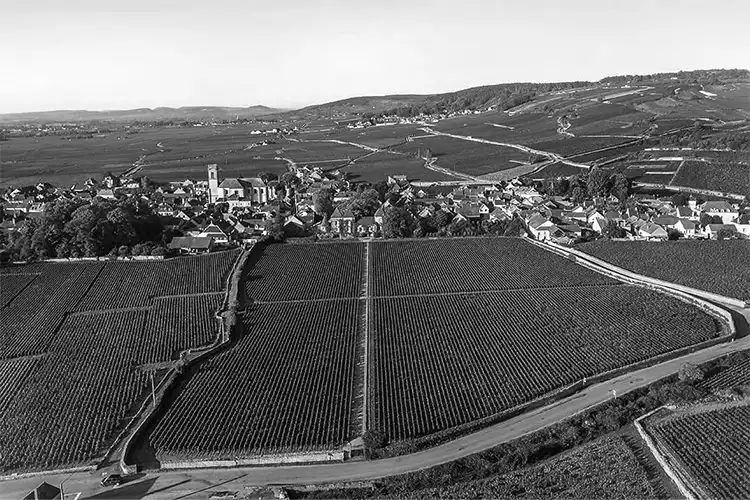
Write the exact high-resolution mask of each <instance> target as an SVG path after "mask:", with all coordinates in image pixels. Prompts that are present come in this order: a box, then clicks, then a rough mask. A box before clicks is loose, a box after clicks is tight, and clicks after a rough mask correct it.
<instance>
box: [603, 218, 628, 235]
mask: <svg viewBox="0 0 750 500" xmlns="http://www.w3.org/2000/svg"><path fill="white" fill-rule="evenodd" d="M625 235H626V233H625V229H623V228H621V227H620V226H618V225H617V224H616V223H615V222H612V221H610V222H608V223H607V225H606V226H604V228H602V236H604V237H605V238H609V239H611V238H624V237H625Z"/></svg>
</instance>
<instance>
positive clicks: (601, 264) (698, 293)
mask: <svg viewBox="0 0 750 500" xmlns="http://www.w3.org/2000/svg"><path fill="white" fill-rule="evenodd" d="M529 241H533V243H534V244H536V245H537V246H541V248H545V249H547V250H550V249H556V250H557V252H555V253H558V254H560V255H563V256H565V257H569V256H570V255H573V256H574V257H575V258H576V263H578V264H581V262H580V260H584V261H587V262H589V263H591V264H594V266H595V267H597V268H600V269H606V270H609V271H610V272H613V273H615V274H616V275H620V276H623V277H628V278H630V279H633V280H640V281H643V282H645V283H649V284H651V285H653V286H658V287H660V288H666V289H670V290H671V291H674V292H680V293H682V294H687V295H691V296H693V297H692V298H693V299H697V300H701V299H698V297H701V298H702V299H705V300H711V301H714V302H723V303H725V304H728V305H730V306H732V307H736V308H738V309H743V308H745V307H746V305H745V301H744V300H740V299H735V298H733V297H727V296H725V295H719V294H717V293H713V292H707V291H705V290H701V289H699V288H692V287H689V286H685V285H680V284H677V283H672V282H670V281H664V280H660V279H658V278H652V277H650V276H646V275H643V274H638V273H635V272H633V271H629V270H627V269H625V268H623V267H619V266H616V265H614V264H611V263H609V262H607V261H604V260H602V259H599V258H597V257H594V256H593V255H590V254H587V253H586V252H583V251H581V250H576V249H574V248H567V247H563V246H561V245H558V244H557V243H552V242H550V241H548V242H546V243H540V242H537V241H535V240H529ZM561 252H562V253H561ZM584 267H588V266H584ZM589 269H592V270H596V269H594V268H591V267H589ZM598 272H601V271H598ZM616 279H619V278H616ZM705 300H703V301H702V302H705ZM712 307H713V308H715V307H716V306H712ZM721 311H722V314H723V309H721Z"/></svg>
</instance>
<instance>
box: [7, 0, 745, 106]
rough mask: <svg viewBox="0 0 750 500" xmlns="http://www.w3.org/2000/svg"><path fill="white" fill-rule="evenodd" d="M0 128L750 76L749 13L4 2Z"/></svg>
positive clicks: (236, 1) (660, 2) (284, 1)
mask: <svg viewBox="0 0 750 500" xmlns="http://www.w3.org/2000/svg"><path fill="white" fill-rule="evenodd" d="M0 4H1V5H2V7H1V8H0V113H11V112H24V111H42V110H52V109H90V110H101V109H131V108H140V107H149V108H153V107H157V106H174V107H177V106H201V105H204V106H250V105H255V104H264V105H267V106H272V107H283V108H297V107H302V106H305V105H309V104H316V103H322V102H328V101H332V100H337V99H343V98H346V97H352V96H359V95H386V94H425V93H436V92H447V91H453V90H459V89H462V88H467V87H472V86H477V85H489V84H495V83H504V82H517V81H539V82H544V81H570V80H598V79H600V78H603V77H605V76H609V75H618V74H643V73H654V72H664V71H678V70H681V69H707V68H750V34H749V33H750V1H748V0H713V1H708V0H704V1H695V0H654V1H645V0H643V1H633V0H628V1H619V0H565V1H561V0H458V1H457V0H452V1H444V0H371V1H362V0H263V1H258V0H199V1H194V0H127V1H114V0H57V1H53V0H0Z"/></svg>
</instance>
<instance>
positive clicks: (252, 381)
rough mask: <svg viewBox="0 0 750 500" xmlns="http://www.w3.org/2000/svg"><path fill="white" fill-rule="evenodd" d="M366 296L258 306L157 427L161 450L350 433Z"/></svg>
mask: <svg viewBox="0 0 750 500" xmlns="http://www.w3.org/2000/svg"><path fill="white" fill-rule="evenodd" d="M360 308H361V300H359V299H349V300H334V301H317V302H312V303H310V304H308V305H305V306H302V307H300V306H299V305H298V304H283V303H268V304H256V305H255V306H254V307H253V310H252V312H251V313H246V314H245V315H244V318H243V322H244V323H245V331H246V334H245V336H244V337H243V338H242V339H240V340H239V342H238V344H237V345H236V346H234V347H232V348H231V349H230V350H228V351H226V352H223V353H221V354H219V355H218V356H216V357H215V358H212V359H211V360H209V361H207V362H205V363H203V364H201V365H200V366H198V367H197V369H196V371H195V372H194V373H191V374H190V375H189V376H188V377H187V379H186V380H185V382H184V383H183V384H182V385H181V386H180V387H179V388H178V389H177V390H176V391H175V396H174V400H172V401H170V402H169V403H168V404H167V405H166V408H167V409H166V411H165V414H164V416H163V417H162V418H161V419H160V420H159V421H158V422H157V424H156V425H155V426H154V427H153V428H152V429H151V433H150V436H149V441H150V443H151V445H152V446H153V448H154V450H155V451H156V454H157V457H159V458H160V459H164V458H174V457H179V458H201V459H208V458H213V459H219V458H231V457H236V456H249V455H254V454H262V453H271V452H273V453H285V452H291V451H312V450H321V449H330V448H332V447H336V446H340V445H342V444H343V443H344V442H345V441H346V440H347V439H348V438H349V435H348V434H349V429H350V419H351V404H352V398H353V391H354V390H355V389H354V387H353V379H354V377H353V373H354V369H355V363H356V356H355V353H356V337H357V317H358V314H359V311H360Z"/></svg>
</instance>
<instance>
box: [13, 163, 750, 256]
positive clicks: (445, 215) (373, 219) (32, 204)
mask: <svg viewBox="0 0 750 500" xmlns="http://www.w3.org/2000/svg"><path fill="white" fill-rule="evenodd" d="M546 191H547V190H546V189H545V187H544V185H540V184H539V183H536V184H534V185H531V184H529V183H528V182H524V181H521V180H519V179H514V180H512V181H509V182H499V183H496V182H488V183H487V184H484V185H476V184H471V185H455V184H453V185H439V184H434V185H430V186H427V187H420V186H417V185H414V184H412V183H411V182H410V181H409V180H408V179H407V178H406V176H403V175H393V176H390V177H388V178H387V179H384V180H383V181H382V182H380V183H377V184H376V185H371V186H367V185H362V184H361V183H359V184H354V183H352V182H350V181H349V180H347V178H346V176H345V175H343V174H342V173H341V172H339V171H328V172H323V171H322V170H321V169H319V168H316V167H312V168H311V167H299V166H297V167H294V168H293V170H292V171H290V172H287V173H284V174H283V175H282V176H281V178H277V177H276V176H275V175H273V174H266V175H264V176H261V177H251V178H230V177H226V178H222V176H221V170H220V168H219V166H218V165H208V166H207V179H206V180H200V181H196V180H192V179H186V180H184V181H182V182H169V183H164V184H160V185H153V186H151V189H149V190H144V178H140V179H132V178H129V177H128V176H126V175H123V176H116V175H112V174H108V175H106V176H105V177H104V178H102V179H100V180H96V179H93V178H92V179H88V180H87V181H86V182H85V183H84V184H83V185H79V186H72V187H71V188H61V187H55V186H52V185H50V184H48V183H39V184H37V185H35V186H26V187H24V188H13V189H6V190H5V192H3V193H2V197H1V198H0V203H1V204H2V214H3V220H2V222H1V223H0V230H2V232H4V233H6V236H7V235H8V234H10V233H12V232H13V231H17V230H19V228H21V227H22V225H23V223H24V221H25V220H28V219H33V218H38V217H41V216H42V215H43V214H44V212H45V208H46V207H47V206H48V205H49V204H50V203H51V202H53V201H54V200H56V199H58V198H61V197H64V198H70V199H79V200H86V201H94V200H96V199H101V200H115V199H118V200H119V199H124V198H129V197H139V198H140V199H141V200H143V201H146V202H147V203H148V204H149V205H150V206H151V207H152V209H153V211H154V212H155V213H157V214H158V215H159V217H160V218H161V219H162V222H163V225H164V227H166V228H170V230H171V234H174V235H175V236H174V237H173V238H171V240H170V241H169V242H168V243H167V244H168V248H169V250H172V251H174V252H175V253H202V252H210V251H212V250H215V249H220V248H224V247H228V246H237V245H242V244H244V243H248V242H249V241H253V240H257V239H258V238H264V237H273V238H275V239H283V238H286V237H310V238H315V239H347V238H381V237H406V236H411V237H439V236H473V235H481V234H499V235H502V234H507V235H518V234H514V231H516V232H520V233H521V234H523V233H525V234H526V235H527V236H529V237H532V238H535V239H537V240H542V241H543V240H551V241H554V242H557V243H561V244H573V243H576V242H579V241H589V240H592V239H596V238H602V237H606V238H611V239H627V240H655V241H659V240H670V239H679V238H689V239H731V238H750V207H748V206H746V205H745V206H742V205H741V204H737V203H730V202H727V201H700V200H696V199H695V198H689V197H687V196H685V195H678V196H673V197H670V198H649V197H643V196H640V197H637V198H636V197H633V196H630V197H629V198H628V200H627V202H626V203H623V200H622V199H619V198H617V197H615V196H613V195H611V194H610V195H609V196H602V197H588V198H587V199H585V200H583V201H581V200H580V199H579V202H578V203H574V202H573V201H571V199H569V198H568V197H567V196H561V195H552V194H549V193H548V192H546ZM393 214H396V215H393ZM514 227H515V229H513V228H514Z"/></svg>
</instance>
